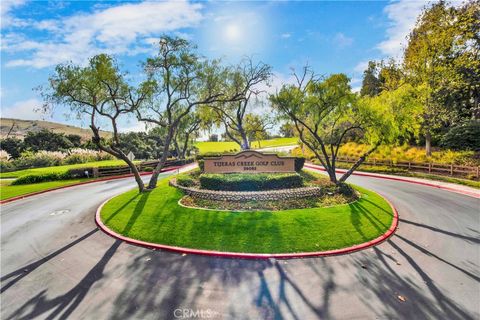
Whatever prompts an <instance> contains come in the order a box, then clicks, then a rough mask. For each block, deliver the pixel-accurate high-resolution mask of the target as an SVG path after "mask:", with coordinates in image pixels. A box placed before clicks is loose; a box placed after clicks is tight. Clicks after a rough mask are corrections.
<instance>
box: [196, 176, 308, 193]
mask: <svg viewBox="0 0 480 320" xmlns="http://www.w3.org/2000/svg"><path fill="white" fill-rule="evenodd" d="M200 186H201V188H203V189H210V190H223V191H261V190H278V189H289V188H299V187H302V186H303V179H302V177H301V176H300V175H299V174H297V173H255V174H241V173H230V174H202V175H200Z"/></svg>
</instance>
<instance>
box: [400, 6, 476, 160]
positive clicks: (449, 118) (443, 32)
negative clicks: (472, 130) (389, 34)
mask: <svg viewBox="0 0 480 320" xmlns="http://www.w3.org/2000/svg"><path fill="white" fill-rule="evenodd" d="M479 12H480V10H479V2H478V1H472V2H470V3H467V4H466V5H464V6H463V7H462V8H460V9H457V8H455V7H453V6H448V5H447V4H446V3H445V2H444V1H440V2H438V3H435V4H433V5H431V6H429V7H427V8H425V10H424V11H423V13H422V15H421V16H420V17H419V19H418V21H417V24H416V26H415V28H414V29H413V30H412V32H411V33H410V35H409V37H408V44H407V47H406V49H405V54H404V61H403V62H404V70H405V75H406V79H407V81H408V82H409V83H411V84H412V85H413V86H415V87H417V88H420V89H421V90H422V91H423V95H422V103H423V106H424V111H423V121H422V128H423V133H424V136H425V150H426V153H427V155H430V154H431V141H432V133H433V132H435V130H437V129H439V128H440V127H443V126H448V125H451V124H454V123H455V122H456V121H458V120H459V119H460V118H462V117H463V116H462V113H463V112H464V111H466V113H467V114H468V113H470V114H471V116H470V118H472V117H475V114H476V113H477V112H476V111H475V110H477V109H478V100H479V99H478V97H479V87H480V86H479V79H480V78H479V75H478V74H479V71H480V68H479V67H480V62H479V52H480V45H479V34H480V29H479V25H480V24H479V23H478V20H479V17H480V13H479ZM462 109H463V111H462Z"/></svg>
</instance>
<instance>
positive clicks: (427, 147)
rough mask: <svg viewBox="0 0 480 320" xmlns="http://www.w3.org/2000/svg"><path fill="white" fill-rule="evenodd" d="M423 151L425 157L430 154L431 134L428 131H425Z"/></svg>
mask: <svg viewBox="0 0 480 320" xmlns="http://www.w3.org/2000/svg"><path fill="white" fill-rule="evenodd" d="M425 153H426V155H427V157H430V156H431V155H432V134H431V133H430V131H427V132H426V133H425Z"/></svg>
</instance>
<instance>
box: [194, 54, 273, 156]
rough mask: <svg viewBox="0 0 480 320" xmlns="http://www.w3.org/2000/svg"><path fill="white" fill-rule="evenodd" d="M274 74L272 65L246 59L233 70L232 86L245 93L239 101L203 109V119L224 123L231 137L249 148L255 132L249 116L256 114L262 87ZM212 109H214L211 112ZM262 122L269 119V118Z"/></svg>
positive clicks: (243, 147)
mask: <svg viewBox="0 0 480 320" xmlns="http://www.w3.org/2000/svg"><path fill="white" fill-rule="evenodd" d="M271 76H272V71H271V67H270V66H269V65H267V64H264V63H262V62H259V63H257V64H255V63H254V62H253V61H252V59H244V60H243V61H242V62H241V63H240V64H239V65H238V66H237V67H236V70H235V71H234V73H233V79H235V80H234V81H233V82H232V85H234V86H236V87H237V88H239V89H240V92H241V94H242V96H241V99H240V100H239V101H232V102H229V103H216V104H210V105H209V106H208V107H209V108H203V111H202V113H203V114H204V115H206V116H204V118H206V119H207V121H208V120H210V122H212V123H216V124H217V125H220V124H222V125H223V126H224V127H225V134H226V136H227V137H229V138H230V140H232V141H235V142H236V143H238V144H239V145H240V147H241V149H242V150H247V149H250V141H249V136H251V135H252V132H249V131H248V127H250V128H252V125H251V124H250V125H249V124H247V121H248V119H250V120H253V119H254V117H253V114H252V113H251V112H249V111H250V109H251V108H252V106H253V105H258V104H259V101H258V100H257V98H258V97H259V95H260V94H262V93H264V90H263V89H262V86H264V85H265V84H267V85H268V81H269V80H270V78H271ZM212 111H213V112H212ZM255 119H256V120H261V121H262V122H266V121H268V120H267V119H266V118H264V119H259V118H255Z"/></svg>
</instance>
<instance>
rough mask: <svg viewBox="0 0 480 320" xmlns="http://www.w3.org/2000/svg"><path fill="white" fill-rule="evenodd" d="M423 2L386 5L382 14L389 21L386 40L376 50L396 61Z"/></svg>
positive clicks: (405, 0) (407, 0) (401, 1)
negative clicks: (384, 14)
mask: <svg viewBox="0 0 480 320" xmlns="http://www.w3.org/2000/svg"><path fill="white" fill-rule="evenodd" d="M425 5H426V2H424V1H409V0H400V1H397V2H393V3H391V4H389V5H387V6H386V7H385V9H384V12H385V13H386V14H387V17H388V19H389V20H390V25H389V27H388V28H387V31H386V34H387V38H386V39H385V40H384V41H382V42H380V43H379V44H378V46H377V48H378V49H379V50H380V52H381V53H382V54H384V55H387V56H390V57H393V58H396V59H398V58H399V57H400V56H401V54H402V50H403V48H404V46H405V44H406V37H407V35H408V34H409V33H410V31H411V30H412V29H413V27H414V26H415V22H416V20H417V17H418V16H419V15H420V13H421V12H422V9H423V8H424V7H425Z"/></svg>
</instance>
